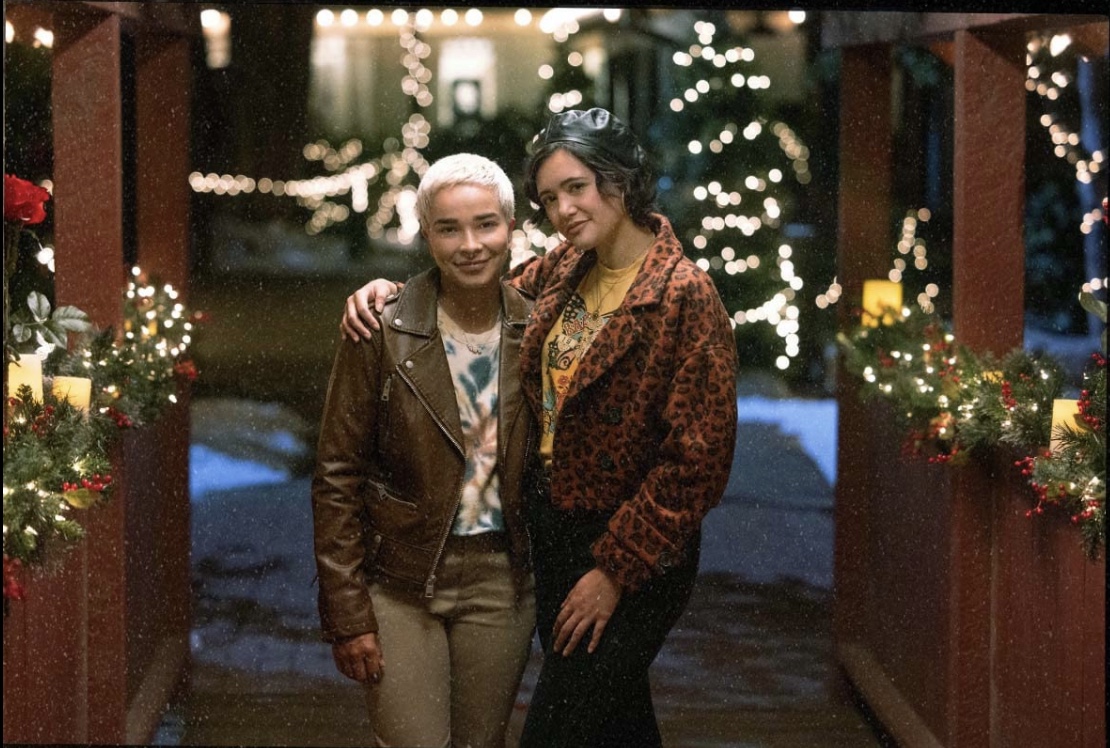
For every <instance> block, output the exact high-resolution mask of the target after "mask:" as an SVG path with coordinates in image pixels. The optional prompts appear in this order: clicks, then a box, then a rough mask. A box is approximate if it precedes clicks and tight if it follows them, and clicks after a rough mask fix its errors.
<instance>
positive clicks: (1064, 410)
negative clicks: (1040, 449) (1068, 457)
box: [1048, 400, 1079, 452]
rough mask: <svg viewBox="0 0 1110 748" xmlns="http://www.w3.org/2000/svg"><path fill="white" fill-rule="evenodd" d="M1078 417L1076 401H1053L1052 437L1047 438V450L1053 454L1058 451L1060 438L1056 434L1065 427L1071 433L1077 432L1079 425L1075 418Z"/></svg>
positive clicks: (1077, 402) (1077, 403)
mask: <svg viewBox="0 0 1110 748" xmlns="http://www.w3.org/2000/svg"><path fill="white" fill-rule="evenodd" d="M1077 415H1079V401H1078V400H1053V401H1052V436H1051V437H1049V442H1048V448H1049V449H1050V450H1052V451H1053V452H1058V451H1059V450H1060V437H1058V436H1057V432H1058V431H1060V430H1061V429H1063V428H1064V427H1065V426H1066V427H1067V428H1069V429H1071V430H1072V431H1079V423H1078V422H1077V421H1076V420H1075V417H1076V416H1077Z"/></svg>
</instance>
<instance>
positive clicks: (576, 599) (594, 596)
mask: <svg viewBox="0 0 1110 748" xmlns="http://www.w3.org/2000/svg"><path fill="white" fill-rule="evenodd" d="M621 592H622V588H621V586H620V583H618V582H617V580H615V579H614V578H613V577H612V576H611V575H610V574H608V573H607V572H604V571H602V570H601V569H596V568H595V569H591V570H590V571H588V572H586V573H585V574H584V575H583V576H582V578H581V579H579V580H578V582H577V583H576V584H575V585H574V588H573V589H571V591H570V593H569V594H568V595H567V597H566V599H565V600H563V605H562V607H560V608H559V615H558V616H557V617H556V618H555V628H554V629H553V630H552V634H554V636H555V651H556V652H561V653H562V655H563V656H564V657H567V656H569V655H570V653H571V652H573V651H574V650H575V648H576V647H577V646H578V642H580V641H582V637H584V636H585V635H586V632H587V631H589V630H590V627H591V626H592V627H593V630H594V632H593V636H592V637H591V638H590V644H589V647H588V648H587V650H586V651H588V652H590V653H592V652H593V651H594V650H595V649H597V645H598V643H599V642H600V641H601V634H602V633H603V632H604V631H605V626H606V625H607V624H608V623H609V619H610V618H612V617H613V611H615V610H616V609H617V603H619V602H620V599H621Z"/></svg>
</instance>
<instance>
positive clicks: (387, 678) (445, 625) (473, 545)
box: [366, 534, 536, 748]
mask: <svg viewBox="0 0 1110 748" xmlns="http://www.w3.org/2000/svg"><path fill="white" fill-rule="evenodd" d="M504 546H505V543H504V542H503V536H501V535H500V534H496V535H495V534H486V535H477V536H473V537H456V536H451V537H450V538H449V539H448V541H447V547H446V549H445V551H444V557H443V560H442V561H441V565H440V571H439V573H438V574H437V578H436V587H435V596H434V597H433V598H432V599H431V600H428V599H426V598H424V597H423V596H422V594H423V593H422V591H421V590H413V589H412V588H408V587H405V588H401V587H398V586H397V585H394V584H390V583H389V582H388V581H386V582H381V581H378V582H375V583H373V584H372V585H371V586H370V594H371V597H372V598H373V600H374V613H375V615H376V616H377V619H378V629H379V630H378V636H379V639H380V641H381V646H382V655H383V656H384V658H385V667H384V669H383V671H384V672H383V676H382V680H381V682H380V683H379V684H376V685H368V686H366V702H367V706H368V708H369V710H370V725H371V728H372V729H373V731H374V740H375V743H374V744H375V745H378V746H404V747H405V748H418V747H420V748H424V747H426V748H441V747H445V746H454V748H467V747H469V748H494V747H496V748H504V747H505V729H506V727H507V726H508V723H509V717H510V715H511V714H512V710H513V706H514V704H515V701H516V693H517V688H518V687H519V685H520V678H521V676H522V675H523V673H524V667H525V665H526V664H527V662H528V655H529V650H530V646H531V642H532V631H533V629H534V628H535V622H536V603H535V596H534V592H533V582H532V575H531V574H529V573H527V572H522V571H520V570H518V569H514V568H512V566H511V565H510V563H509V554H508V552H507V550H506V548H505V547H504Z"/></svg>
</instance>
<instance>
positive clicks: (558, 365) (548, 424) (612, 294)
mask: <svg viewBox="0 0 1110 748" xmlns="http://www.w3.org/2000/svg"><path fill="white" fill-rule="evenodd" d="M643 262H644V260H643V258H642V257H641V258H640V259H639V260H638V261H636V262H633V263H632V264H631V265H629V266H628V267H624V268H621V269H620V270H613V269H612V268H608V267H606V266H604V265H602V264H601V263H600V262H598V263H597V264H596V265H594V266H593V268H591V269H590V272H588V273H586V277H585V278H583V279H582V282H581V283H579V284H578V288H577V290H576V291H575V293H574V295H573V296H571V298H570V301H568V302H567V305H566V306H565V307H564V308H563V313H562V314H560V315H559V317H558V319H556V320H555V324H554V326H552V328H551V331H550V332H549V333H548V334H547V339H546V340H545V341H544V346H543V361H542V362H541V363H542V370H543V418H542V423H541V433H540V455H541V456H542V457H543V459H544V461H545V462H547V461H550V460H551V453H552V447H553V445H554V443H555V422H556V420H557V419H558V416H559V412H560V411H561V410H562V408H563V401H564V400H565V399H566V394H567V392H568V391H570V384H571V382H573V381H574V375H575V372H577V371H578V362H579V361H581V360H582V357H583V356H585V355H586V351H587V350H588V349H589V347H590V345H591V344H592V343H593V342H594V338H596V337H597V334H598V333H599V332H601V328H602V327H604V326H605V323H606V322H608V321H609V319H610V318H612V316H613V312H615V311H617V309H618V308H619V307H620V305H621V303H622V302H623V301H624V297H625V295H626V294H627V293H628V289H629V288H630V287H631V286H632V281H633V280H635V279H636V273H637V272H638V271H639V269H640V267H641V266H642V265H643Z"/></svg>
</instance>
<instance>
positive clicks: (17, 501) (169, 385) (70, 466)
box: [4, 268, 196, 599]
mask: <svg viewBox="0 0 1110 748" xmlns="http://www.w3.org/2000/svg"><path fill="white" fill-rule="evenodd" d="M132 274H133V280H132V281H131V282H130V283H129V285H128V287H127V289H126V292H125V294H124V298H123V330H122V334H118V335H117V334H116V333H115V332H114V331H113V330H112V329H108V330H105V331H103V332H101V331H97V330H95V329H93V328H92V326H91V325H89V326H87V327H84V328H81V333H82V334H81V335H80V336H78V338H77V340H76V344H75V345H73V346H72V347H71V348H69V349H67V347H66V346H65V345H64V344H63V345H55V347H54V348H53V351H52V352H51V353H50V354H49V356H47V358H46V360H45V362H44V364H43V372H44V375H45V376H44V378H45V379H46V380H47V382H46V385H49V380H50V378H51V377H53V376H60V375H67V376H82V377H87V378H89V379H91V380H92V388H91V390H92V396H91V402H90V404H89V409H88V412H87V413H85V412H83V411H82V410H79V409H78V408H76V407H74V406H73V405H71V404H70V403H69V402H68V401H66V400H64V399H59V398H57V397H56V396H55V395H54V393H53V392H52V388H51V387H50V386H44V387H43V402H41V403H40V402H37V401H35V400H33V399H32V393H31V388H30V387H28V386H26V385H24V386H22V387H20V388H19V390H18V391H17V392H14V393H10V396H9V398H8V403H7V404H8V407H9V411H8V417H7V422H6V425H5V427H4V559H5V565H4V569H5V572H4V573H5V583H4V589H5V598H7V597H15V598H17V599H18V598H21V597H22V595H23V590H22V588H21V587H20V585H19V584H18V581H16V579H15V577H14V576H13V572H14V569H15V568H18V566H20V565H23V566H37V565H43V564H44V563H46V562H48V561H49V560H50V559H51V558H54V559H56V558H58V554H56V553H48V549H51V548H64V547H65V546H67V545H68V544H70V543H72V542H73V541H75V540H77V539H79V538H81V537H82V535H83V528H82V526H81V524H80V522H79V521H78V520H77V519H75V517H74V511H73V510H75V509H77V510H80V509H86V508H88V507H90V506H93V505H94V504H96V503H97V502H99V501H101V500H103V499H104V498H106V497H107V496H109V495H110V492H111V488H112V475H111V464H112V460H111V457H112V450H113V448H114V445H115V444H116V442H117V441H118V438H119V435H120V432H121V431H122V430H123V429H127V428H131V427H137V426H141V425H143V424H146V423H150V422H151V421H153V420H155V419H157V418H158V417H159V415H160V414H161V413H162V412H163V410H164V409H165V408H166V407H167V406H168V405H170V404H171V403H173V402H176V400H177V394H176V393H177V389H178V386H179V383H180V382H181V381H182V380H187V381H191V380H192V379H194V378H195V377H196V370H195V368H194V367H193V364H192V362H191V361H190V360H189V359H188V358H187V357H186V354H187V351H188V347H189V344H190V342H191V332H192V328H193V324H192V321H191V318H190V316H189V315H187V313H186V311H185V309H184V307H183V305H181V304H180V303H178V302H177V300H176V299H177V292H176V291H175V290H174V289H173V287H172V286H169V285H159V284H157V283H148V282H147V281H146V279H145V278H144V277H143V275H142V273H141V272H140V271H139V269H138V268H134V269H133V270H132ZM35 303H41V302H37V301H32V302H31V303H30V304H29V306H30V307H31V308H32V312H33V313H34V311H35V310H34V304H35ZM44 309H48V307H45V308H43V307H40V309H39V311H40V312H43V311H44ZM35 316H36V317H37V318H38V320H39V323H43V317H44V314H42V313H40V314H36V315H35ZM82 316H83V313H82ZM193 319H195V316H194V317H193ZM63 329H64V328H63ZM43 330H47V331H48V330H49V328H47V327H45V324H44V323H43V326H42V327H40V328H39V331H40V332H41V331H43ZM50 335H51V333H50V332H46V333H45V334H44V335H43V337H46V338H47V339H48V341H47V342H48V344H49V343H50V342H53V341H51V340H49V338H50ZM31 337H32V336H23V337H22V338H21V342H22V343H23V344H24V345H25V344H26V343H27V342H28V341H29V340H30V339H31ZM61 342H62V343H65V342H66V341H65V339H64V338H63V339H62V340H61ZM48 347H49V345H48Z"/></svg>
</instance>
